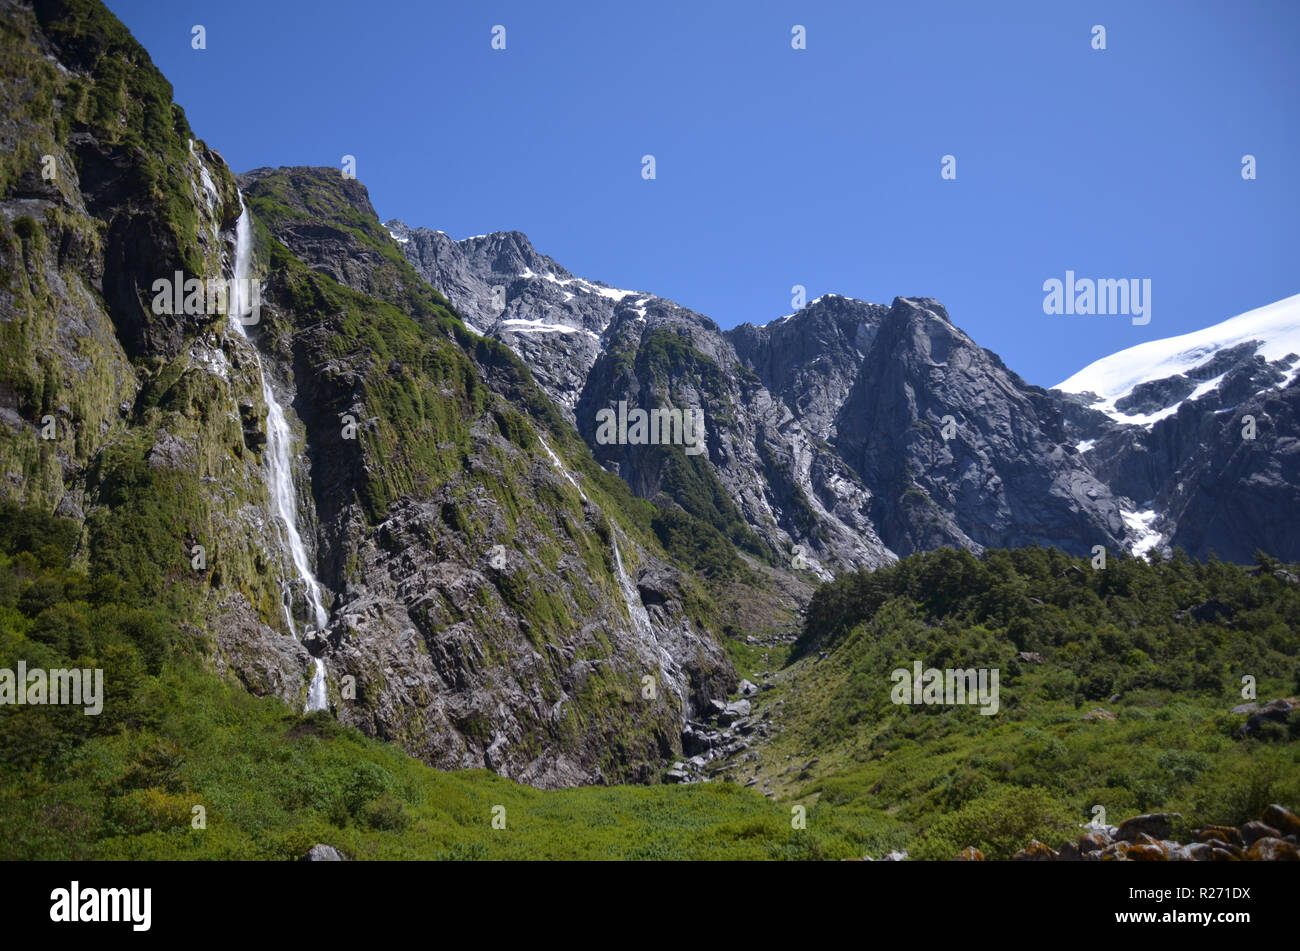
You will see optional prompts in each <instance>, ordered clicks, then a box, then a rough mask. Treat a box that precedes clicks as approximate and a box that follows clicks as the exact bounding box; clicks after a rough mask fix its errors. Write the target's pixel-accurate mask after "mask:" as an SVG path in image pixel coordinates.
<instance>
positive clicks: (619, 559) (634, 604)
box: [537, 433, 686, 703]
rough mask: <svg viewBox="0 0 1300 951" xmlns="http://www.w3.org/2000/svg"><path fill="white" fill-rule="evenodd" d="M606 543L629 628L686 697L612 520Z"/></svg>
mask: <svg viewBox="0 0 1300 951" xmlns="http://www.w3.org/2000/svg"><path fill="white" fill-rule="evenodd" d="M537 438H538V439H539V440H540V441H541V443H542V448H543V449H545V450H546V454H547V455H548V456H550V457H551V465H552V466H554V467H555V468H556V469H558V470H560V474H561V475H562V476H564V478H566V479H568V480H569V482H570V483H571V484H572V485H573V487H574V488H575V489H577V490H578V495H579V496H581V497H582V501H584V502H589V501H590V499H588V498H587V493H585V492H583V491H582V486H580V485H578V480H577V479H575V478H574V477H573V475H572V473H570V472H569V470H568V469H566V468H565V466H564V463H563V462H561V461H560V457H559V456H557V455H556V454H555V451H554V450H553V449H552V448H551V446H550V443H548V442H547V441H546V439H545V438H544V437H543V436H542V434H541V433H538V434H537ZM609 540H610V544H611V545H612V547H613V549H614V568H615V570H616V572H617V574H618V589H619V592H620V593H621V594H622V595H623V603H624V604H626V605H627V613H628V617H630V618H631V619H632V627H633V629H634V630H635V632H636V634H637V636H638V637H639V638H640V640H641V643H642V644H644V645H645V647H646V648H647V649H649V650H652V651H657V652H658V655H659V673H660V674H661V675H662V676H663V678H664V681H665V682H666V683H667V684H668V686H669V687H670V688H671V689H672V690H673V691H674V692H676V693H677V695H678V696H679V697H682V698H685V696H686V693H685V678H684V677H683V676H682V671H681V668H680V667H679V666H678V665H677V662H676V661H674V660H673V655H672V654H670V653H668V651H667V650H665V649H664V647H663V646H662V645H661V644H660V643H659V635H658V634H656V633H655V628H654V622H652V621H651V620H650V612H648V611H647V610H646V609H645V603H644V602H642V600H641V594H640V592H638V591H637V589H636V583H635V582H634V581H633V580H632V578H631V576H630V575H628V573H627V569H626V568H624V567H623V552H622V550H621V549H620V548H619V545H618V526H617V525H615V524H614V522H613V520H612V519H611V520H610V533H609ZM684 702H685V700H684V699H683V703H684Z"/></svg>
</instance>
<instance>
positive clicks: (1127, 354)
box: [1054, 294, 1300, 425]
mask: <svg viewBox="0 0 1300 951" xmlns="http://www.w3.org/2000/svg"><path fill="white" fill-rule="evenodd" d="M1249 343H1254V344H1255V346H1254V347H1253V348H1250V350H1249V352H1245V351H1244V352H1243V355H1246V356H1248V355H1250V354H1252V353H1253V355H1257V356H1260V357H1263V358H1264V360H1265V361H1267V362H1268V363H1274V362H1276V361H1278V360H1283V359H1285V358H1287V357H1295V356H1296V355H1300V294H1297V295H1295V296H1294V297H1288V298H1286V299H1284V300H1280V301H1278V302H1276V303H1274V304H1268V305H1267V306H1264V307H1260V308H1257V309H1256V310H1252V311H1248V312H1246V313H1244V314H1241V315H1239V316H1237V317H1233V318H1231V319H1229V320H1225V321H1223V322H1222V323H1219V324H1215V325H1214V326H1212V327H1206V328H1205V329H1204V330H1197V331H1195V332H1193V333H1189V334H1182V335H1181V336H1178V337H1166V338H1165V339H1163V340H1152V341H1149V342H1147V343H1141V344H1138V345H1137V346H1135V347H1129V348H1128V349H1127V350H1121V351H1119V352H1118V353H1113V354H1111V355H1110V356H1108V357H1103V358H1102V359H1100V360H1098V361H1097V362H1095V363H1092V364H1090V365H1088V366H1087V367H1084V368H1083V369H1082V370H1080V371H1079V372H1078V373H1076V374H1074V376H1072V377H1070V378H1069V379H1068V380H1065V381H1063V382H1061V383H1058V384H1057V385H1056V386H1055V387H1054V389H1057V390H1060V391H1062V392H1064V393H1076V394H1080V395H1084V394H1088V393H1093V394H1095V395H1096V396H1097V397H1099V398H1100V399H1099V401H1098V402H1095V403H1092V404H1091V406H1092V408H1093V409H1098V410H1101V411H1102V412H1103V413H1106V414H1107V415H1108V416H1110V417H1111V418H1112V419H1114V420H1115V421H1116V422H1120V423H1129V424H1138V425H1150V424H1152V423H1155V422H1157V421H1158V420H1160V419H1163V418H1164V417H1166V416H1170V415H1172V414H1173V413H1175V412H1177V410H1178V407H1179V406H1181V405H1182V402H1183V401H1184V400H1187V399H1193V400H1194V399H1199V398H1200V397H1201V396H1203V395H1205V394H1206V393H1208V392H1209V391H1211V390H1213V389H1214V388H1215V387H1216V386H1217V385H1218V384H1219V382H1220V381H1221V380H1222V378H1223V374H1222V373H1219V374H1215V375H1213V376H1211V377H1209V378H1207V379H1201V378H1199V377H1198V376H1197V375H1196V372H1195V371H1197V370H1198V369H1201V368H1204V367H1206V366H1207V365H1208V364H1209V363H1211V362H1212V361H1213V360H1214V359H1215V357H1216V356H1218V355H1219V354H1221V353H1223V352H1224V351H1226V350H1230V349H1232V348H1234V347H1239V346H1241V345H1242V344H1249ZM1287 369H1288V370H1289V371H1290V372H1289V373H1288V375H1287V379H1286V382H1287V383H1289V382H1291V381H1292V380H1294V379H1295V376H1296V371H1298V370H1300V360H1291V361H1289V365H1288V366H1287ZM1176 376H1190V377H1192V379H1193V380H1197V383H1196V386H1195V388H1194V389H1192V390H1191V392H1189V393H1186V394H1178V395H1177V398H1176V399H1175V400H1174V401H1173V402H1171V403H1170V404H1169V405H1166V406H1161V407H1159V408H1155V409H1153V410H1152V411H1149V412H1142V413H1126V412H1124V408H1122V407H1119V406H1117V404H1118V403H1120V402H1121V401H1123V400H1124V399H1125V397H1128V396H1130V395H1131V394H1133V392H1134V390H1136V389H1137V388H1138V387H1139V386H1141V385H1142V384H1144V383H1154V382H1158V381H1161V380H1167V379H1169V378H1170V377H1176ZM1174 392H1175V393H1177V391H1176V390H1175V391H1174Z"/></svg>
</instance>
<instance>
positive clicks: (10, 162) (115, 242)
mask: <svg viewBox="0 0 1300 951" xmlns="http://www.w3.org/2000/svg"><path fill="white" fill-rule="evenodd" d="M0 27H2V30H0V62H2V63H3V82H4V85H5V87H6V97H5V101H6V112H5V114H4V116H3V119H2V120H0V143H2V148H0V151H3V153H4V155H5V160H4V164H3V166H2V167H0V176H2V177H0V189H2V191H0V195H2V197H0V418H2V421H3V425H2V426H0V484H3V490H2V491H3V493H4V496H5V497H6V498H8V499H11V500H14V501H17V502H20V503H23V504H25V505H29V506H33V507H36V508H40V509H43V510H45V511H57V512H58V513H59V514H62V515H67V516H70V517H72V518H75V519H76V520H77V521H78V522H80V523H81V524H82V529H83V530H82V537H81V540H80V543H79V548H78V551H79V558H80V559H81V561H82V562H83V563H84V564H85V565H86V566H88V567H89V568H90V569H91V570H92V573H95V574H98V575H111V576H113V577H116V578H120V579H122V580H124V581H126V582H127V583H128V584H129V585H131V586H132V588H133V589H134V596H135V597H136V598H137V599H139V600H141V601H154V600H161V599H163V598H164V597H166V598H168V599H179V600H182V601H185V602H187V603H189V604H190V605H191V608H190V610H191V611H192V612H193V615H194V619H195V623H196V624H197V625H198V626H200V627H201V628H203V629H204V630H206V631H208V632H212V633H221V632H222V631H225V630H227V629H229V628H232V627H233V628H235V629H238V630H239V631H241V632H242V634H241V635H240V637H238V638H236V640H237V641H243V642H245V644H246V646H250V647H251V646H252V645H253V644H258V645H261V648H260V650H262V651H264V652H265V653H266V654H267V655H268V656H270V657H273V658H274V659H275V660H274V663H268V662H266V661H264V660H258V661H254V662H253V663H251V664H243V663H241V662H239V661H230V659H229V658H225V657H223V656H221V652H220V650H219V645H222V644H224V643H225V642H226V639H225V638H217V639H216V640H215V645H217V646H218V649H217V659H218V662H219V663H221V664H222V665H223V666H224V667H227V668H230V669H235V670H239V671H241V672H242V673H243V674H244V675H245V679H246V680H247V681H248V682H249V683H250V684H251V685H253V686H255V687H256V688H257V689H259V690H265V691H269V692H274V693H277V694H279V695H281V696H283V697H284V698H285V699H287V700H292V701H294V702H296V701H297V697H298V696H299V695H300V694H301V692H302V687H301V683H300V681H301V679H302V676H303V674H304V672H305V671H306V670H307V669H308V668H309V666H310V658H309V657H308V656H307V654H306V651H305V650H304V649H302V647H301V646H300V645H298V644H296V643H295V642H293V641H292V640H290V639H289V638H287V637H283V636H281V635H282V634H283V633H286V632H287V631H286V626H285V624H284V621H283V619H282V612H280V611H278V605H279V603H280V579H281V577H283V575H284V573H285V569H286V567H287V566H286V564H285V559H284V556H283V553H282V552H280V551H279V550H278V549H277V547H276V546H275V545H274V544H272V543H271V542H270V541H269V538H268V532H267V530H266V525H267V497H266V489H265V482H264V478H263V475H262V460H261V455H260V453H261V447H262V444H263V443H264V441H265V433H264V431H263V430H264V422H263V420H264V419H265V415H266V408H265V405H264V403H263V400H262V391H261V385H260V377H259V375H258V372H257V359H256V354H255V352H254V351H253V349H252V348H251V347H250V346H249V345H248V344H247V343H246V342H244V341H243V340H242V338H240V337H239V335H238V334H236V333H233V332H232V331H231V329H230V328H229V326H228V324H227V322H226V318H225V315H224V314H223V313H222V312H221V311H220V309H219V308H215V309H213V308H208V307H207V306H206V301H205V302H204V307H203V308H198V309H197V310H198V312H195V313H184V312H178V313H160V312H157V311H159V310H161V309H162V308H155V307H154V306H153V303H154V298H155V296H156V290H155V287H154V284H155V282H156V281H158V280H169V281H170V280H174V278H175V275H176V274H177V273H178V272H179V273H180V274H181V276H182V279H183V280H191V279H197V280H199V281H203V282H208V281H216V280H219V279H221V278H222V277H223V275H224V274H225V268H224V265H223V261H224V260H225V259H226V258H227V257H228V236H227V229H228V228H229V226H230V225H231V224H232V223H233V222H234V220H235V218H236V217H237V216H238V213H239V202H238V191H237V188H236V185H235V182H234V178H233V176H231V174H230V172H229V171H228V170H227V169H226V167H225V165H224V163H223V162H222V161H221V159H220V157H219V156H218V155H217V154H216V153H215V152H213V151H212V150H210V149H209V148H208V147H207V146H206V145H205V144H204V143H203V142H202V141H199V140H196V139H194V138H193V136H192V133H191V132H190V129H189V126H188V124H187V123H186V121H185V116H184V113H183V112H182V111H181V110H180V108H179V107H177V106H174V105H173V104H172V103H171V87H170V85H169V84H168V83H167V81H166V80H165V79H163V77H162V76H161V75H160V74H159V73H158V72H157V70H156V69H154V67H153V66H152V64H151V63H150V61H149V57H148V55H147V54H146V53H145V51H144V50H143V49H142V48H141V47H140V46H139V45H138V44H137V43H136V42H135V41H134V40H133V39H132V38H131V37H130V35H129V34H128V33H127V31H126V30H125V28H123V27H122V26H121V24H120V23H118V22H117V21H116V20H115V19H114V18H113V17H112V16H111V14H108V13H107V11H105V10H104V9H103V8H102V6H100V5H98V4H92V3H82V2H66V3H64V2H56V3H49V2H42V3H38V4H35V5H34V6H32V5H27V4H20V3H5V4H4V5H3V17H2V18H0ZM171 309H172V310H175V308H171ZM183 310H184V308H182V311H183ZM245 653H249V652H248V651H245ZM250 656H251V654H250Z"/></svg>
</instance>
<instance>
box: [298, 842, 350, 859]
mask: <svg viewBox="0 0 1300 951" xmlns="http://www.w3.org/2000/svg"><path fill="white" fill-rule="evenodd" d="M298 861H300V862H346V861H347V857H346V856H344V854H343V853H342V852H340V851H339V850H338V849H336V848H334V846H332V845H321V844H317V845H313V846H312V847H311V848H310V849H308V850H307V854H306V855H304V856H303V857H302V858H301V859H299V860H298Z"/></svg>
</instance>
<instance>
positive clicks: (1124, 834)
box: [955, 804, 1300, 862]
mask: <svg viewBox="0 0 1300 951" xmlns="http://www.w3.org/2000/svg"><path fill="white" fill-rule="evenodd" d="M1178 818H1180V817H1179V816H1178V815H1177V814H1171V813H1167V812H1161V813H1151V814H1149V815H1144V816H1134V817H1133V818H1132V819H1125V820H1124V821H1123V822H1122V823H1120V825H1119V827H1118V828H1116V827H1114V826H1093V825H1089V826H1086V827H1085V828H1087V829H1088V831H1087V832H1086V833H1084V834H1083V835H1082V836H1080V837H1079V840H1078V841H1077V842H1066V843H1065V844H1063V845H1062V846H1061V847H1060V848H1059V849H1053V848H1051V847H1050V846H1048V845H1047V844H1045V843H1043V842H1039V841H1038V840H1037V839H1031V840H1030V842H1029V844H1028V845H1027V846H1025V847H1024V848H1023V849H1021V850H1020V851H1019V852H1017V853H1016V854H1015V855H1014V856H1012V861H1014V862H1242V861H1246V862H1297V861H1300V848H1297V846H1298V845H1300V817H1297V816H1296V815H1295V813H1293V812H1291V811H1290V810H1288V809H1286V808H1284V807H1282V806H1279V805H1276V804H1274V805H1271V806H1269V807H1268V808H1267V809H1266V810H1264V815H1263V816H1262V817H1261V818H1260V821H1258V822H1247V823H1246V824H1245V825H1243V826H1241V828H1237V827H1235V826H1217V825H1212V826H1205V827H1204V828H1201V829H1197V830H1195V831H1194V832H1193V833H1192V838H1193V840H1194V841H1192V842H1189V843H1186V844H1181V843H1178V842H1175V841H1174V840H1173V839H1172V838H1171V836H1172V834H1173V831H1172V830H1173V820H1175V819H1178ZM955 859H956V861H958V862H982V861H984V854H983V853H982V852H980V850H979V849H977V848H975V847H974V846H969V847H967V848H965V849H962V850H961V851H960V852H959V853H957V855H956V857H955Z"/></svg>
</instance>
